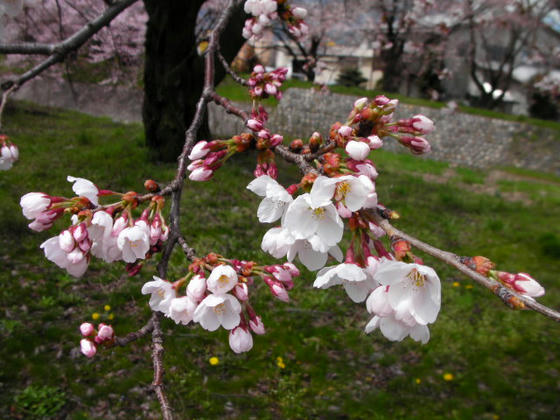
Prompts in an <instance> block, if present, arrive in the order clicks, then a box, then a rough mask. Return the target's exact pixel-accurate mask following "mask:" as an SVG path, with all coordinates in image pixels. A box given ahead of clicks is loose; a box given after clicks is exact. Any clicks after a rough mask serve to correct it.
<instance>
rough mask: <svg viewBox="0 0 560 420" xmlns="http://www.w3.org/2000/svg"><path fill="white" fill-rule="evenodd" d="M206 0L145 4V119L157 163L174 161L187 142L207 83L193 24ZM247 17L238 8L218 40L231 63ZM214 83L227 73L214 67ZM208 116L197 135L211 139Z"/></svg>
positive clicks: (147, 1) (160, 0) (147, 0)
mask: <svg viewBox="0 0 560 420" xmlns="http://www.w3.org/2000/svg"><path fill="white" fill-rule="evenodd" d="M203 3H204V0H188V1H176V0H144V4H145V6H146V11H147V12H148V16H149V20H148V26H147V32H146V59H145V68H144V105H143V110H142V114H143V120H144V129H145V133H146V143H147V145H148V147H149V148H150V150H151V157H152V158H153V159H154V160H161V161H168V162H170V161H175V160H176V159H177V156H179V154H180V153H181V149H182V147H183V144H184V142H185V130H186V127H187V125H188V123H189V122H190V121H191V120H192V118H193V116H194V113H195V109H196V103H197V101H198V98H199V97H200V94H201V92H202V87H203V84H204V60H203V58H202V57H200V56H199V55H198V53H197V49H196V38H195V23H196V17H197V14H198V12H199V10H200V8H201V6H202V4H203ZM244 18H245V16H244V13H243V10H242V7H241V6H239V7H238V8H237V10H236V12H235V16H234V17H233V18H232V19H231V21H230V24H229V25H228V27H227V28H226V30H225V31H224V33H223V34H222V37H221V39H220V45H221V51H222V54H223V55H224V57H225V58H226V60H228V62H230V61H231V60H232V59H233V57H235V55H236V54H237V52H238V51H239V49H240V48H241V46H242V45H243V43H244V41H245V40H244V39H243V37H242V36H241V32H242V28H243V23H244V20H245V19H244ZM216 70H217V71H216V79H215V80H216V83H218V82H219V81H220V80H222V79H223V77H224V76H225V72H224V71H223V69H222V68H220V67H218V68H217V69H216ZM209 134H210V133H209V128H208V120H207V117H206V116H205V118H204V121H203V124H202V126H201V128H200V130H199V131H198V137H199V138H203V137H209Z"/></svg>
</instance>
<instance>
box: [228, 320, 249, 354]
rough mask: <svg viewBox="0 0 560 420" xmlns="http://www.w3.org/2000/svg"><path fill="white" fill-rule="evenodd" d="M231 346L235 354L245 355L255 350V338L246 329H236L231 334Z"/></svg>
mask: <svg viewBox="0 0 560 420" xmlns="http://www.w3.org/2000/svg"><path fill="white" fill-rule="evenodd" d="M229 346H230V347H231V349H232V350H233V351H234V352H235V353H238V354H239V353H245V352H247V351H249V350H251V349H252V348H253V336H252V335H251V333H250V332H249V331H248V330H247V328H246V327H242V326H239V327H235V328H234V329H232V330H231V331H230V332H229Z"/></svg>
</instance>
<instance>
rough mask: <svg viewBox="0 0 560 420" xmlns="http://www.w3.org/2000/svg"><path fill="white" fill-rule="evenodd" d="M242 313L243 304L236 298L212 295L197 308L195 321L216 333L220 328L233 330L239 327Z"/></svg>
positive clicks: (226, 295)
mask: <svg viewBox="0 0 560 420" xmlns="http://www.w3.org/2000/svg"><path fill="white" fill-rule="evenodd" d="M240 312H241V304H240V303H239V301H238V300H237V299H236V298H235V297H234V296H232V295H230V294H224V295H215V294H211V295H208V296H206V297H205V298H204V300H203V301H202V302H200V304H199V305H198V306H197V308H196V310H195V311H194V316H193V320H194V322H198V323H200V325H201V326H202V328H204V329H206V330H208V331H215V330H217V329H218V328H219V327H220V326H222V327H224V328H225V329H226V330H231V329H232V328H235V327H237V326H238V325H239V322H240V320H241V317H240V315H239V314H240Z"/></svg>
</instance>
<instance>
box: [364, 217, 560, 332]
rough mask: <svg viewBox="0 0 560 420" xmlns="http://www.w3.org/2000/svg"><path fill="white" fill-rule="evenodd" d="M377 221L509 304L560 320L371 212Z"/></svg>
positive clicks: (390, 232)
mask: <svg viewBox="0 0 560 420" xmlns="http://www.w3.org/2000/svg"><path fill="white" fill-rule="evenodd" d="M370 214H372V216H373V218H374V220H375V222H376V223H377V224H378V225H379V226H380V227H381V228H382V229H383V230H384V231H385V232H386V233H387V235H388V236H389V237H395V236H396V237H399V238H402V239H404V240H406V241H408V242H410V244H411V245H412V246H415V247H416V248H418V249H420V250H422V251H424V252H425V253H427V254H429V255H431V256H432V257H435V258H437V259H439V260H441V261H443V262H445V263H447V264H449V265H451V266H453V267H455V268H456V269H457V270H459V271H460V272H461V273H463V274H465V275H466V276H467V277H470V278H471V279H473V280H474V281H476V282H477V283H478V284H480V285H482V286H484V287H486V288H487V289H489V290H491V291H492V293H494V294H495V295H496V296H498V297H499V298H500V299H501V300H502V301H503V302H504V303H505V304H506V305H507V306H509V307H514V308H519V307H527V308H530V309H532V310H534V311H535V312H538V313H540V314H542V315H544V316H546V317H548V318H550V319H552V320H554V321H556V322H560V313H559V312H557V311H555V310H554V309H551V308H549V307H547V306H545V305H542V304H540V303H538V302H537V301H535V300H533V299H530V298H527V297H525V296H522V295H519V294H517V293H515V292H514V291H513V290H511V289H508V288H506V287H504V286H503V285H502V284H500V283H499V282H497V281H495V280H494V279H491V278H489V277H485V276H483V275H482V274H480V273H477V272H476V271H474V270H472V269H470V268H469V267H467V266H466V265H464V264H463V263H461V259H460V257H459V256H458V255H455V254H454V253H452V252H449V251H443V250H441V249H438V248H436V247H434V246H432V245H429V244H427V243H425V242H422V241H421V240H419V239H416V238H415V237H413V236H410V235H409V234H407V233H405V232H402V231H401V230H399V229H397V228H395V227H394V226H392V225H391V224H390V223H389V221H388V220H386V219H385V218H383V217H382V216H380V215H379V214H377V213H375V212H371V213H370ZM518 302H521V303H522V305H519V304H518Z"/></svg>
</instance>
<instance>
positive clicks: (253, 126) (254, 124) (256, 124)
mask: <svg viewBox="0 0 560 420" xmlns="http://www.w3.org/2000/svg"><path fill="white" fill-rule="evenodd" d="M246 125H247V127H248V128H249V129H250V130H253V131H261V130H262V129H263V124H262V122H260V121H259V120H256V119H250V120H247V124H246Z"/></svg>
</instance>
